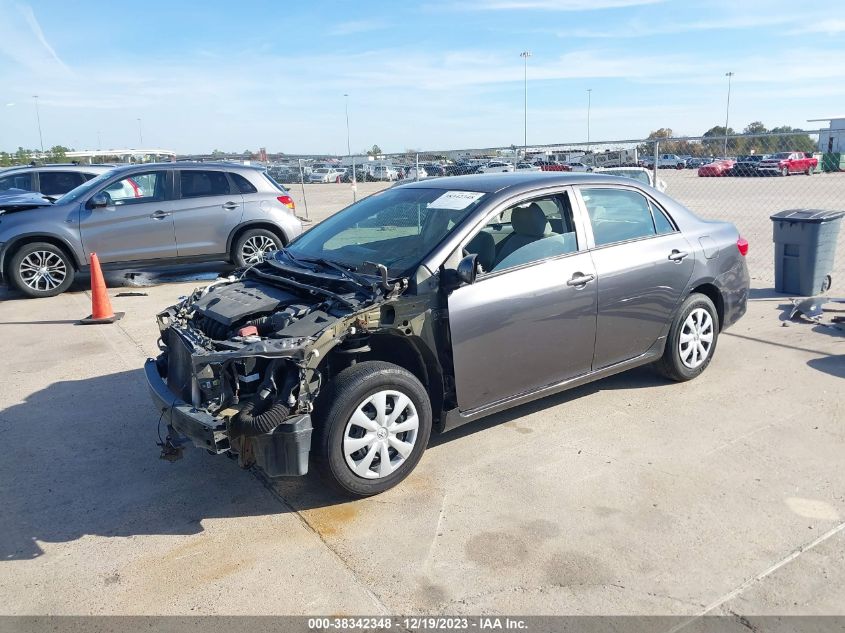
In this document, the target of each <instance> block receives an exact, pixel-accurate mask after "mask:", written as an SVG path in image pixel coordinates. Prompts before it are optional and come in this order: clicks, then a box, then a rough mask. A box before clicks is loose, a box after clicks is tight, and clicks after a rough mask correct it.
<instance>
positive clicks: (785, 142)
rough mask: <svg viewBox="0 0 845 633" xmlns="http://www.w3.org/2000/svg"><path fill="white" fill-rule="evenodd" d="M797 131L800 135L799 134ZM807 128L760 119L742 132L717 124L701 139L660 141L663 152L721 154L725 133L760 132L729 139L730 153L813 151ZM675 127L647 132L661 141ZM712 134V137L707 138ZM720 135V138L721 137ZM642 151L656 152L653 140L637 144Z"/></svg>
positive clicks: (653, 138)
mask: <svg viewBox="0 0 845 633" xmlns="http://www.w3.org/2000/svg"><path fill="white" fill-rule="evenodd" d="M796 132H797V133H798V134H796ZM801 132H804V130H801V129H799V128H793V127H790V126H788V125H781V126H778V127H774V128H772V129H771V130H770V129H767V128H766V126H765V125H764V124H763V123H761V122H760V121H754V122H752V123H749V124H748V125H746V126H745V128H743V130H742V131H741V132H737V131H736V130H734V129H733V128H731V127H728V128H725V126H723V125H714V126H713V127H711V128H710V129H709V130H707V131H706V132H705V133H704V134H702V135H701V136H702V137H704V140H701V141H685V140H678V141H671V140H667V141H660V145H659V151H660V153H661V154H678V155H682V156H708V157H710V156H722V155H723V154H724V153H725V139H724V137H725V136H734V135H737V134H757V135H760V134H761V135H763V136H747V137H739V138H729V139H728V154H729V155H731V156H738V155H742V154H773V153H775V152H790V151H794V152H813V151H815V150H816V142H815V141H814V140H813V139H812V138H810V135H809V134H806V133H801ZM674 135H675V134H674V132H673V131H672V128H660V129H659V130H654V131H653V132H651V134H649V135H648V138H649V140H658V141H659V140H660V139H664V138H672V137H673V136H674ZM710 137H712V138H713V140H708V138H710ZM719 137H721V138H719ZM637 150H638V151H639V152H640V153H645V154H650V153H653V152H654V145H653V144H652V143H641V144H640V145H638V146H637Z"/></svg>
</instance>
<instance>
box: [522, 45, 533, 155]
mask: <svg viewBox="0 0 845 633" xmlns="http://www.w3.org/2000/svg"><path fill="white" fill-rule="evenodd" d="M519 56H520V57H522V59H524V60H525V81H524V84H525V89H524V97H525V104H524V106H525V107H524V111H523V122H522V134H523V136H522V157H523V158H525V155H526V154H527V153H528V58H529V57H531V51H522V52H521V53H520V54H519Z"/></svg>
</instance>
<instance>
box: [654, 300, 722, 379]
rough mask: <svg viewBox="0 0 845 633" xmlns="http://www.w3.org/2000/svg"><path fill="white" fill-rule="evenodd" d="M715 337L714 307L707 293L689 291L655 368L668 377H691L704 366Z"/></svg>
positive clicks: (717, 333)
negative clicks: (691, 292) (690, 292)
mask: <svg viewBox="0 0 845 633" xmlns="http://www.w3.org/2000/svg"><path fill="white" fill-rule="evenodd" d="M718 338H719V316H718V314H717V313H716V306H714V305H713V302H712V301H711V300H710V298H709V297H707V296H706V295H702V294H698V293H694V294H691V295H690V296H689V297H687V299H686V301H684V303H683V304H682V305H681V308H680V310H678V313H677V315H676V316H675V320H674V321H673V322H672V327H671V328H669V336H668V337H667V338H666V348H665V349H664V351H663V358H661V359H660V360H659V361H658V362H657V363H656V367H657V370H658V371H659V372H660V373H661V374H663V375H664V376H666V377H667V378H670V379H671V380H676V381H678V382H683V381H687V380H692V379H693V378H695V377H696V376H698V375H699V374H701V373H702V372H703V371H704V370H705V369H707V366H708V365H709V364H710V361H711V360H712V358H713V353H714V352H715V351H716V341H717V340H718Z"/></svg>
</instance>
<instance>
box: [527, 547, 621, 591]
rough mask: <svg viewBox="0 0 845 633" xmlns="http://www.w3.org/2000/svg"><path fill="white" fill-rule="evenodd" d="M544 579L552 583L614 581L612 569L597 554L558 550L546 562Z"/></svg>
mask: <svg viewBox="0 0 845 633" xmlns="http://www.w3.org/2000/svg"><path fill="white" fill-rule="evenodd" d="M543 570H544V580H545V582H546V583H548V584H550V585H557V586H561V587H568V586H574V585H601V584H607V583H609V582H612V581H613V577H612V575H611V573H610V570H609V569H608V568H607V567H606V566H605V565H604V564H603V563H602V562H601V560H600V559H598V558H596V557H595V556H589V555H587V554H583V553H580V552H572V551H558V552H554V553H553V554H552V555H551V556H549V557H548V560H547V562H546V563H545V564H544V567H543Z"/></svg>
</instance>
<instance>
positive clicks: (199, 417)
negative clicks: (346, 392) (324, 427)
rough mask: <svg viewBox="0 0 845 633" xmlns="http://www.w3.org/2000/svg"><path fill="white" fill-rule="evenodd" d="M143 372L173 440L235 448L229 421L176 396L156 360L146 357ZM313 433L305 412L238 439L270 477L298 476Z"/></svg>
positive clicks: (216, 450) (221, 449)
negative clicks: (258, 432)
mask: <svg viewBox="0 0 845 633" xmlns="http://www.w3.org/2000/svg"><path fill="white" fill-rule="evenodd" d="M144 373H145V374H146V378H147V384H148V386H149V389H150V396H151V397H152V400H153V403H154V404H155V406H156V408H157V409H158V411H159V413H160V414H161V416H162V420H164V421H165V422H166V423H167V428H168V430H169V432H170V436H171V439H173V440H176V441H177V442H178V441H179V440H183V439H184V440H189V441H190V442H191V443H192V444H193V445H194V446H196V447H198V448H204V449H206V450H207V451H209V452H210V453H215V454H220V453H225V452H228V451H230V450H231V449H232V446H231V444H230V442H229V432H228V429H227V427H226V421H225V420H223V419H221V418H217V417H214V416H212V415H209V414H208V413H206V412H205V411H200V410H198V409H196V408H194V407H193V406H192V405H190V404H188V403H186V402H184V401H182V400H180V399H179V397H178V396H175V395H174V394H173V392H171V391H170V389H169V388H168V386H167V383H166V382H165V379H164V378H163V377H162V376H161V374H160V373H159V366H158V363H157V362H156V359H153V358H148V359H147V362H146V363H144ZM311 432H312V425H311V416H310V415H308V414H303V415H296V416H293V417H291V418H288V419H287V420H285V422H284V423H283V424H280V425H279V426H277V427H276V428H275V429H273V430H272V431H271V432H270V433H264V434H261V435H257V436H255V437H251V438H248V439H246V438H242V437H238V438H236V442H237V444H238V445H239V446H240V447H241V449H243V448H244V444H245V443H247V442H248V443H249V444H250V446H249V448H248V452H250V453H251V456H252V458H253V459H254V461H255V464H256V465H257V466H258V467H259V468H260V469H261V470H263V471H264V472H265V473H266V474H267V476H268V477H289V476H298V475H304V474H306V473H307V472H308V454H309V452H310V451H311ZM233 452H235V451H233Z"/></svg>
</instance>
